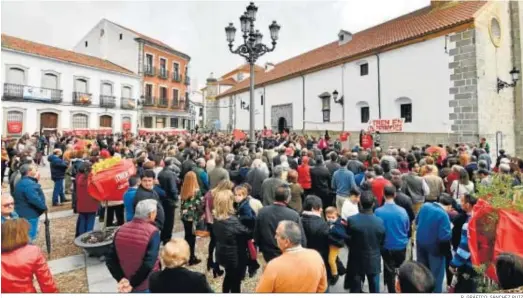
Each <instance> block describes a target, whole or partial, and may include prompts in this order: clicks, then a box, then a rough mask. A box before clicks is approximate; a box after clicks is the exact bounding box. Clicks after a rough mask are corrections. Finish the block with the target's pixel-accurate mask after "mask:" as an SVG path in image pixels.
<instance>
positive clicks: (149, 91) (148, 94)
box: [145, 85, 153, 98]
mask: <svg viewBox="0 0 523 298" xmlns="http://www.w3.org/2000/svg"><path fill="white" fill-rule="evenodd" d="M152 96H153V85H145V97H147V98H151V97H152Z"/></svg>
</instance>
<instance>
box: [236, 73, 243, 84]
mask: <svg viewBox="0 0 523 298" xmlns="http://www.w3.org/2000/svg"><path fill="white" fill-rule="evenodd" d="M237 78H238V80H237V81H238V82H239V81H241V80H243V72H239V73H238V76H237Z"/></svg>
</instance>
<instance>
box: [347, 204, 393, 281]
mask: <svg viewBox="0 0 523 298" xmlns="http://www.w3.org/2000/svg"><path fill="white" fill-rule="evenodd" d="M347 234H348V235H349V240H348V243H347V244H348V246H349V259H348V261H347V275H346V276H345V286H346V288H348V286H350V282H351V278H350V277H351V276H355V275H360V276H362V275H364V274H379V273H380V272H381V249H382V248H383V245H384V242H385V226H384V224H383V220H382V219H380V218H378V217H377V216H375V215H374V214H372V213H358V214H356V215H354V216H351V217H349V218H348V219H347Z"/></svg>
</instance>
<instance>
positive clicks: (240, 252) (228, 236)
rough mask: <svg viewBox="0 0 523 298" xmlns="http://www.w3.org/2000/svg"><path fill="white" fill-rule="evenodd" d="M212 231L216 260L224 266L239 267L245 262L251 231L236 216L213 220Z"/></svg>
mask: <svg viewBox="0 0 523 298" xmlns="http://www.w3.org/2000/svg"><path fill="white" fill-rule="evenodd" d="M212 231H213V233H214V236H215V237H216V261H217V262H218V264H220V265H221V266H223V267H224V268H226V269H228V268H240V266H242V265H243V266H245V265H246V264H247V239H248V238H249V237H250V236H251V232H250V231H249V229H247V227H245V226H244V225H242V224H241V223H240V220H239V219H238V218H237V217H236V216H231V217H229V218H228V219H226V220H216V219H215V220H214V223H213V225H212Z"/></svg>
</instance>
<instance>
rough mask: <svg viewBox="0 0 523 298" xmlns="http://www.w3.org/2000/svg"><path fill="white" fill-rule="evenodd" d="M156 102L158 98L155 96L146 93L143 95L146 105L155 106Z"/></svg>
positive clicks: (144, 104)
mask: <svg viewBox="0 0 523 298" xmlns="http://www.w3.org/2000/svg"><path fill="white" fill-rule="evenodd" d="M155 104H156V98H155V97H154V96H149V95H145V96H144V97H143V106H144V107H153V106H154V105H155Z"/></svg>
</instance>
